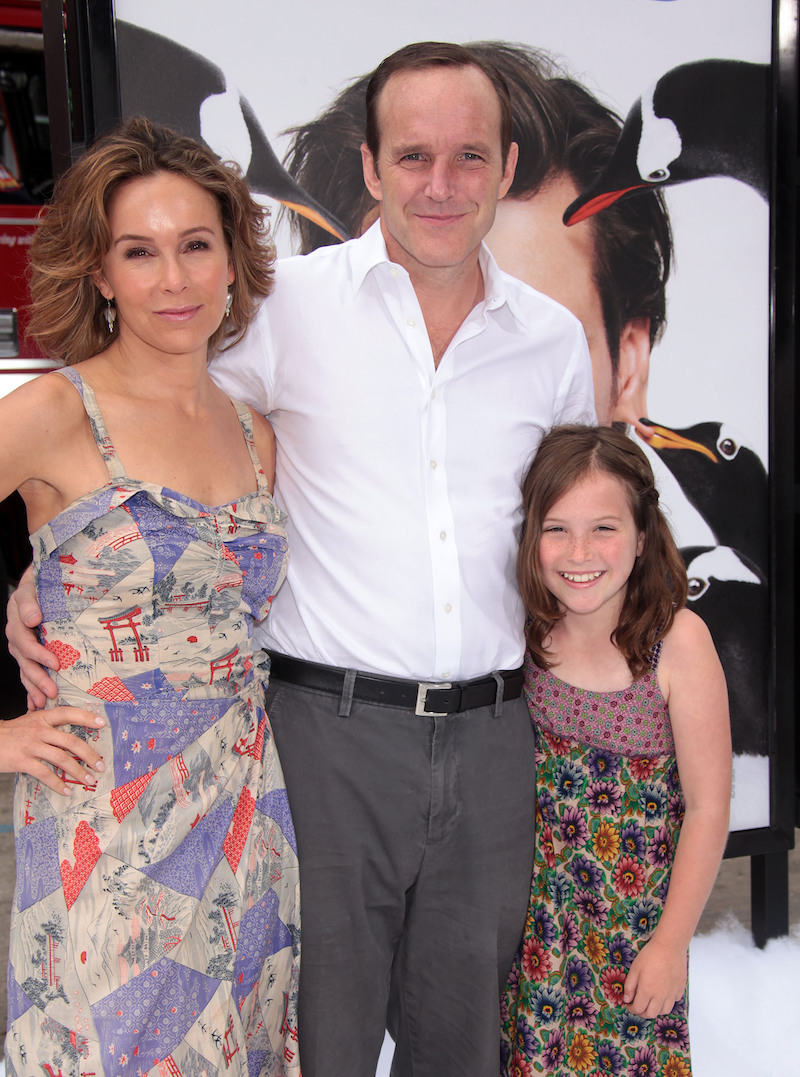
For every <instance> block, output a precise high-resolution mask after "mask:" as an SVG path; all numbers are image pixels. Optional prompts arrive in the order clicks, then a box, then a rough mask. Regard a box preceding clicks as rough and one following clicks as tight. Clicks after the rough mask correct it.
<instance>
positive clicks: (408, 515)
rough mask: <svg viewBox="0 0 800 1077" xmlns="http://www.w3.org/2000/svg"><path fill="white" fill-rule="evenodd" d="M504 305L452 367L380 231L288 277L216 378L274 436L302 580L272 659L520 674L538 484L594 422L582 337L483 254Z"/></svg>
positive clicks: (468, 328) (293, 265)
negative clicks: (562, 431) (524, 535)
mask: <svg viewBox="0 0 800 1077" xmlns="http://www.w3.org/2000/svg"><path fill="white" fill-rule="evenodd" d="M480 265H481V270H482V272H483V278H484V283H485V299H484V300H483V302H481V303H479V304H478V305H477V306H476V307H475V308H474V309H473V310H472V312H471V313H470V314H469V315H468V317H467V318H466V320H465V321H464V323H463V324H462V326H461V327H460V329H459V330H458V332H457V333H456V335H455V337H454V338H453V340H452V342H451V343H450V345H449V347H448V348H447V351H446V352H445V354H444V356H443V357H442V359H441V362H440V363H439V367H438V369H437V368H435V367H434V362H433V354H432V352H431V346H430V342H429V340H428V336H427V332H426V329H425V322H424V320H423V317H422V312H421V310H420V306H419V303H418V301H417V297H416V294H415V292H414V289H413V287H412V285H411V282H410V279H409V276H408V274H407V273H406V271H405V270H404V269H403V268H402V267H401V266H399V265H395V264H393V263H392V262H390V261H389V260H388V256H387V253H386V246H385V244H384V241H383V237H382V235H381V232H380V225H379V223H376V224H375V225H374V226H373V227H372V228H371V229H370V230H369V231H368V232H367V233H366V234H365V235H364V236H363V237H361V238H360V239H357V240H352V241H350V242H349V243H345V244H342V245H339V246H333V247H323V248H322V249H320V250H318V251H316V252H314V253H313V254H310V255H306V256H304V257H296V258H290V259H288V260H286V261H283V262H281V263H280V264H279V267H278V272H277V280H276V285H275V290H274V292H273V294H272V295H271V296H270V297H269V298H268V299H267V300H266V301H265V302H264V304H263V305H262V308H261V311H260V313H259V315H258V316H257V318H256V320H255V322H254V324H253V325H252V326H251V327H250V330H249V332H248V334H247V336H246V337H245V339H244V341H243V342H242V343H241V344H239V345H237V346H236V347H235V348H233V349H231V350H230V351H228V352H226V353H224V354H223V355H221V356H219V357H217V358H216V359H214V360H213V362H212V364H211V368H210V369H211V373H212V374H213V376H214V379H215V380H216V381H217V382H218V384H219V385H220V386H221V387H222V388H223V389H224V390H225V391H226V392H228V393H229V394H230V395H231V396H233V397H237V398H239V399H241V400H245V401H246V402H247V403H249V404H250V405H251V406H253V407H254V408H257V409H258V410H259V411H260V412H262V413H263V414H265V415H268V416H269V419H270V421H271V422H272V425H273V427H274V429H275V435H276V438H277V464H276V467H277V475H276V485H275V497H276V500H277V502H278V504H279V505H280V506H281V507H282V508H283V509H284V510H285V511H286V512H287V513H288V515H289V521H288V531H289V545H290V562H289V573H288V576H287V579H286V582H285V583H284V585H283V587H282V588H281V590H280V591H279V593H278V595H277V597H276V599H275V602H274V604H273V608H272V611H271V613H270V616H269V618H268V620H267V622H266V624H265V631H263V634H262V635H261V637H260V638H259V643H260V644H261V645H262V646H267V647H270V648H272V649H275V650H278V651H281V652H283V653H284V654H288V655H292V656H294V657H297V658H304V659H308V660H310V661H316V662H324V663H326V664H329V665H334V666H343V667H347V668H356V669H361V670H365V671H368V672H374V673H383V674H386V675H389V676H396V677H408V678H411V679H414V680H434V681H450V680H457V679H467V678H472V677H479V676H483V675H485V674H487V673H488V672H490V671H491V670H495V669H507V668H513V667H515V666H518V665H519V664H520V662H521V660H522V655H523V638H522V627H523V611H522V607H521V603H520V599H519V595H518V592H517V587H516V582H515V558H516V546H517V543H516V535H517V528H518V525H519V523H520V519H521V513H520V492H519V487H520V481H521V478H522V475H523V472H524V470H525V467H526V465H527V464H528V463H529V462H530V460H531V458H532V456H533V454H534V452H535V450H536V447H537V445H538V443H539V441H540V439H541V437H542V435H543V434H544V433H545V432H546V431H547V430H548V429H549V427H551V426H552V425H554V424H556V423H560V422H593V421H594V404H593V394H592V375H591V367H590V362H589V354H588V351H587V348H586V341H585V338H584V335H583V330H582V328H581V326H580V323H579V322H578V321H577V319H575V318H574V317H573V316H572V315H571V314H570V313H569V312H568V311H566V310H565V309H564V308H563V307H561V306H560V305H559V304H557V303H555V302H554V301H553V300H551V299H548V298H547V297H546V296H543V295H541V294H539V293H538V292H535V291H533V290H532V289H531V288H529V287H528V286H527V285H525V284H523V283H521V282H520V281H518V280H516V279H514V278H513V277H509V276H508V275H506V274H505V273H502V272H500V270H499V269H498V268H497V265H496V264H495V262H494V260H493V258H492V256H491V255H490V253H489V251H488V250H487V249H486V248H483V249H482V251H481V254H480Z"/></svg>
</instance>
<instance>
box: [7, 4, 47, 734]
mask: <svg viewBox="0 0 800 1077" xmlns="http://www.w3.org/2000/svg"><path fill="white" fill-rule="evenodd" d="M50 160H51V158H50V132H49V126H48V114H47V97H46V93H45V76H44V49H43V41H42V11H41V4H40V3H39V0H7V2H5V3H0V396H5V395H6V393H9V392H11V390H12V389H15V388H16V387H17V386H18V385H20V384H21V383H22V382H24V381H27V380H28V379H30V378H32V377H35V376H36V375H37V374H40V373H42V372H43V371H45V370H49V369H50V368H51V367H52V366H53V363H52V362H49V361H48V360H46V359H44V358H42V356H41V354H40V353H39V351H38V350H37V349H36V347H35V345H34V344H33V342H32V341H30V340H28V339H26V336H25V327H26V321H27V320H26V315H25V307H26V304H27V301H28V289H27V276H26V271H27V260H28V249H29V247H30V243H31V240H32V238H33V234H34V232H35V230H36V227H37V221H38V216H39V212H40V209H41V206H42V203H43V202H44V201H45V200H46V199H47V197H48V196H49V194H50V192H51V190H52V186H53V178H52V177H53V173H52V167H51V163H50ZM29 560H30V546H29V544H28V536H27V527H26V524H25V513H24V507H23V505H22V501H21V499H20V498H19V495H17V494H14V495H12V497H10V498H6V500H5V501H0V629H2V627H3V626H4V622H5V605H6V599H5V595H6V593H7V585H8V581H9V578H10V580H11V581H12V582H13V581H14V580H15V579H16V578H17V577H18V576H19V574H20V573H21V572H22V570H23V569H24V567H25V565H26V564H27V563H28V561H29ZM0 685H1V686H2V701H0V718H3V717H9V716H10V715H12V714H18V713H20V711H21V710H22V709H24V707H23V704H24V696H23V694H22V693H21V691H20V687H19V679H18V676H17V672H16V669H15V667H14V665H13V664H12V663H10V661H9V659H8V656H7V654H6V650H5V639H2V640H0Z"/></svg>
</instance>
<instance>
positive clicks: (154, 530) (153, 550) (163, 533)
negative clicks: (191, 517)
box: [128, 493, 198, 583]
mask: <svg viewBox="0 0 800 1077" xmlns="http://www.w3.org/2000/svg"><path fill="white" fill-rule="evenodd" d="M128 510H129V511H130V514H131V516H132V517H133V519H134V520H135V521H136V524H137V526H138V528H139V533H140V534H141V536H142V538H143V539H144V541H145V542H146V543H147V548H148V549H149V550H150V554H151V556H152V558H153V565H154V575H153V582H154V583H160V582H161V580H163V579H164V577H165V576H167V575H168V574H169V573H170V572H171V571H172V569H173V568H174V567H175V565H176V563H177V561H178V560H179V559H180V557H181V556H182V555H183V553H185V551H186V550H187V549H188V547H189V546H190V545H191V544H192V543H193V542H196V541H197V540H198V534H197V529H196V528H195V527H194V526H193V525H192V524H191V523H190V522H189V521H188V520H181V519H179V518H178V517H176V516H174V515H173V514H172V513H170V512H167V510H166V509H163V508H161V506H159V505H156V504H155V502H153V501H152V500H151V498H150V497H148V495H147V494H146V493H139V494H135V495H134V496H133V497H132V498H131V499H130V500H129V501H128Z"/></svg>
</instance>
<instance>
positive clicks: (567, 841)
mask: <svg viewBox="0 0 800 1077" xmlns="http://www.w3.org/2000/svg"><path fill="white" fill-rule="evenodd" d="M657 663H658V653H657V652H656V653H655V654H654V656H653V659H652V661H651V668H650V669H649V670H648V671H647V672H646V673H645V674H644V675H643V676H642V677H641V678H639V679H638V680H637V681H635V682H634V684H632V685H631V686H630V687H629V688H626V689H624V690H622V691H619V692H589V691H585V690H583V689H580V688H575V687H573V686H572V685H569V684H566V683H565V682H564V681H560V680H559V679H558V678H557V677H555V676H554V675H553V674H552V673H551V672H550V671H549V670H543V669H540V668H539V667H538V666H536V665H535V663H534V662H533V661H532V659H531V658H530V655H529V656H528V658H527V661H526V672H525V689H524V690H525V695H526V698H527V700H528V705H529V707H530V711H531V717H532V720H533V723H534V727H535V729H536V743H537V747H536V785H537V790H538V798H537V799H538V808H537V821H536V844H535V852H534V866H533V879H532V883H531V900H530V906H529V908H528V917H527V921H526V925H525V934H524V936H523V942H522V947H521V949H520V952H519V954H518V955H517V959H516V961H515V963H514V967H513V968H512V971H511V974H510V976H509V979H508V982H507V984H506V987H505V990H504V992H503V995H502V999H501V1011H502V1021H503V1025H502V1041H501V1058H502V1067H501V1072H502V1075H503V1077H529V1075H532V1074H538V1073H545V1074H551V1075H553V1077H567V1075H570V1077H572V1075H575V1074H577V1075H581V1077H582V1075H586V1077H600V1075H604V1077H605V1075H609V1077H690V1074H691V1063H690V1058H689V1029H688V1010H687V1003H688V986H687V991H686V993H685V994H684V997H683V999H682V1000H681V1001H679V1002H677V1003H676V1005H675V1006H674V1008H673V1010H672V1012H671V1013H670V1014H668V1015H664V1016H661V1017H657V1018H655V1019H652V1020H650V1019H647V1018H644V1017H639V1016H637V1015H636V1014H633V1013H631V1012H630V1011H629V1010H628V1009H627V1007H625V1006H624V1005H622V1002H621V998H622V991H623V986H624V983H625V977H626V974H627V970H628V969H629V967H630V965H631V963H632V961H633V959H634V957H635V956H636V954H637V953H638V952H639V950H640V949H641V948H642V946H643V945H644V944H645V943H646V942H647V940H648V939H649V938H650V936H651V934H652V932H653V930H654V928H655V926H656V924H657V923H658V919H659V917H660V915H661V911H662V909H663V906H664V901H665V899H666V894H667V888H668V886H669V878H670V871H671V867H672V861H673V857H674V853H675V846H676V843H677V840H678V835H679V832H680V826H681V821H682V819H683V812H684V802H683V794H682V792H681V787H680V781H679V778H678V768H677V764H676V761H675V745H674V741H673V738H672V729H671V726H670V720H669V710H668V708H667V704H666V702H665V700H664V697H663V696H662V694H661V691H660V689H659V686H658V680H657V677H656V666H657Z"/></svg>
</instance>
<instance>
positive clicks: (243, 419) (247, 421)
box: [231, 399, 269, 494]
mask: <svg viewBox="0 0 800 1077" xmlns="http://www.w3.org/2000/svg"><path fill="white" fill-rule="evenodd" d="M231 403H232V404H233V406H234V407H235V408H236V414H237V415H238V416H239V423H240V425H241V427H242V433H243V434H244V441H245V445H246V446H247V451H248V452H249V453H250V459H251V460H252V462H253V470H254V471H255V473H256V482H257V483H258V492H259V493H260V494H269V485H268V483H267V476H266V475H265V474H264V469H263V467H262V466H261V461H260V460H259V458H258V452H257V451H256V443H255V438H254V436H253V414H252V412H251V411H250V408H249V407H248V406H247V404H243V403H242V402H241V400H233V399H232V400H231Z"/></svg>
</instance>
